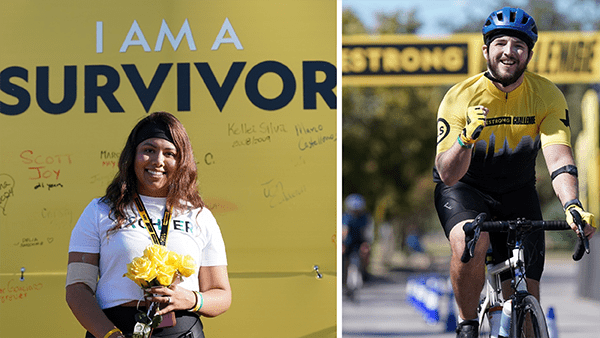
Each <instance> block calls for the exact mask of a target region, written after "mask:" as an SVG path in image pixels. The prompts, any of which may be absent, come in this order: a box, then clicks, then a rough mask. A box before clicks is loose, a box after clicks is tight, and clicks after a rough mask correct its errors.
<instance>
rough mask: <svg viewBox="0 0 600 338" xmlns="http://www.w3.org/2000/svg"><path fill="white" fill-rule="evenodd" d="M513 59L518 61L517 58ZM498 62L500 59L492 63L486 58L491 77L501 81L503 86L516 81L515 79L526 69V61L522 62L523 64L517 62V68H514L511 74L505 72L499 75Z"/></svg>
mask: <svg viewBox="0 0 600 338" xmlns="http://www.w3.org/2000/svg"><path fill="white" fill-rule="evenodd" d="M515 61H516V62H518V61H517V60H515ZM498 64H500V60H496V61H495V63H493V64H492V62H491V61H490V58H489V57H488V59H487V67H488V71H489V72H490V74H491V75H492V77H493V78H494V79H495V80H496V81H498V82H499V83H501V84H502V85H503V86H504V87H507V86H510V85H511V84H513V83H515V82H517V80H518V79H519V78H520V77H521V75H523V73H524V72H525V70H526V69H527V63H524V64H520V63H518V64H517V69H516V70H515V72H514V73H512V74H510V73H505V74H504V75H500V72H499V71H498Z"/></svg>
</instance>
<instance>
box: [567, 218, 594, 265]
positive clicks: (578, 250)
mask: <svg viewBox="0 0 600 338" xmlns="http://www.w3.org/2000/svg"><path fill="white" fill-rule="evenodd" d="M570 212H571V216H573V220H574V221H575V225H577V230H578V232H579V235H578V238H579V241H578V242H577V246H576V247H575V253H574V254H573V260H575V261H578V260H580V259H581V257H583V253H584V251H585V253H587V254H589V253H590V241H589V240H588V238H587V236H586V235H585V234H584V232H583V220H582V219H581V215H580V214H579V212H577V210H574V209H571V210H570Z"/></svg>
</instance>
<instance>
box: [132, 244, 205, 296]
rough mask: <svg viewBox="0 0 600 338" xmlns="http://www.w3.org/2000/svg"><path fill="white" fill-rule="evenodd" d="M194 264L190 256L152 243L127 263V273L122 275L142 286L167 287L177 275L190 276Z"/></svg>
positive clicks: (193, 269)
mask: <svg viewBox="0 0 600 338" xmlns="http://www.w3.org/2000/svg"><path fill="white" fill-rule="evenodd" d="M195 266H196V265H195V263H194V258H192V256H190V255H185V256H181V255H179V254H178V253H176V252H174V251H169V250H167V248H166V247H164V246H162V245H159V244H153V245H150V246H148V247H147V248H146V249H145V250H144V255H143V256H142V257H135V258H134V259H133V261H131V263H129V264H127V273H126V274H124V275H123V277H128V278H129V279H131V280H132V281H134V282H135V283H136V284H137V285H139V286H140V287H142V288H149V287H152V286H159V285H161V286H166V287H169V286H170V285H171V284H173V282H174V281H175V280H176V279H177V278H178V277H180V276H182V277H189V276H191V275H192V274H193V273H194V271H195Z"/></svg>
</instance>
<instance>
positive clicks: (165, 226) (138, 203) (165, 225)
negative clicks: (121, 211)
mask: <svg viewBox="0 0 600 338" xmlns="http://www.w3.org/2000/svg"><path fill="white" fill-rule="evenodd" d="M134 202H135V207H136V208H137V210H138V212H139V213H140V217H141V218H142V220H143V221H144V224H146V229H147V230H148V232H149V233H150V237H151V238H152V242H153V243H154V244H160V245H163V246H164V245H166V244H167V236H168V234H169V223H170V222H171V214H172V211H173V207H171V208H170V209H167V208H165V213H164V215H163V220H162V228H161V229H160V240H159V239H158V235H157V234H156V230H155V229H154V226H153V225H152V223H151V222H150V217H148V212H147V211H146V207H145V206H144V203H143V202H142V199H141V198H140V196H139V195H137V194H136V195H135V198H134Z"/></svg>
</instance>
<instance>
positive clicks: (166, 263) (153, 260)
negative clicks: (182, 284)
mask: <svg viewBox="0 0 600 338" xmlns="http://www.w3.org/2000/svg"><path fill="white" fill-rule="evenodd" d="M195 267H196V264H195V262H194V258H192V256H190V255H185V256H182V255H179V254H178V253H176V252H174V251H169V250H167V248H166V247H164V246H162V245H159V244H153V245H150V246H148V247H147V248H146V249H145V250H144V255H143V256H142V257H135V258H134V259H133V260H132V261H131V263H129V264H127V273H125V274H124V275H123V277H128V278H129V279H131V280H132V281H134V282H135V283H136V284H137V285H139V286H140V287H141V288H143V289H146V288H150V287H153V286H165V287H169V286H171V284H173V283H174V282H175V281H177V280H178V279H179V278H181V277H189V276H191V275H192V274H193V273H194V271H195ZM157 307H158V304H157V303H152V304H150V306H149V307H148V312H147V313H146V314H144V313H138V315H137V316H136V321H137V324H136V326H135V328H134V335H133V336H134V337H140V338H141V337H149V335H150V331H151V330H152V329H153V328H156V327H158V325H159V324H160V322H161V321H162V316H155V315H154V313H155V312H156V308H157ZM150 318H152V319H150Z"/></svg>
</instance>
